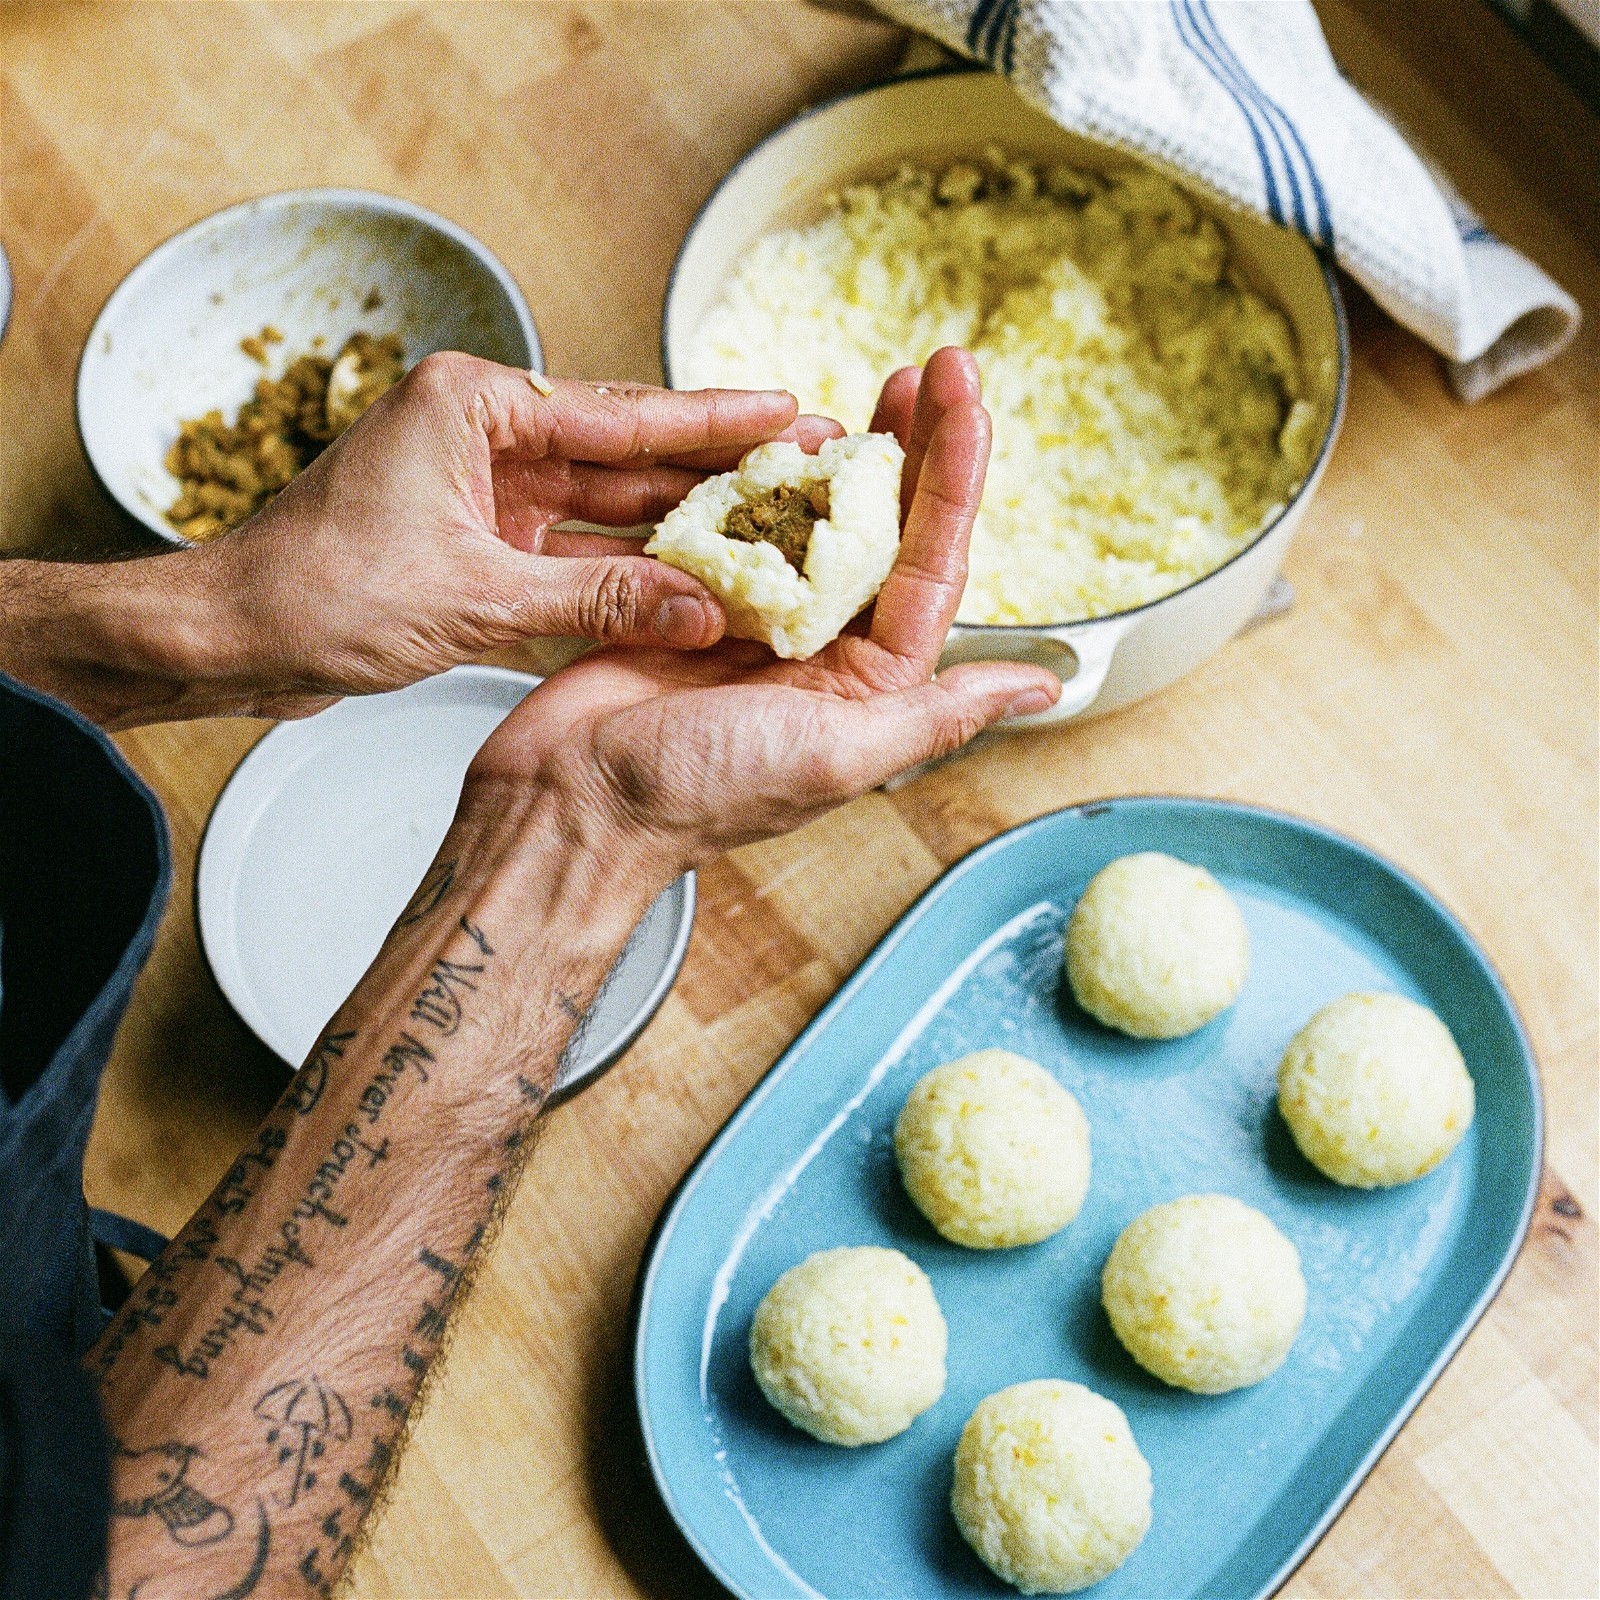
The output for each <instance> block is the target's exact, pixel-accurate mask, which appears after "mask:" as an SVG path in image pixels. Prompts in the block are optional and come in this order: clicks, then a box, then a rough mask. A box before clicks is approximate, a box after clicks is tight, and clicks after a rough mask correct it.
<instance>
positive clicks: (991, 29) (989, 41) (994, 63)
mask: <svg viewBox="0 0 1600 1600" xmlns="http://www.w3.org/2000/svg"><path fill="white" fill-rule="evenodd" d="M1017 4H1018V0H1000V4H999V5H998V6H997V7H996V8H995V10H994V11H993V12H992V13H991V15H990V17H989V25H988V27H987V28H986V29H985V30H984V32H985V38H984V40H983V44H982V49H983V58H984V60H985V61H987V62H988V63H989V65H990V66H991V67H994V68H996V69H997V70H998V68H999V66H1000V41H1001V39H1002V38H1003V37H1005V36H1006V35H1007V33H1008V32H1009V30H1010V29H1011V28H1012V27H1014V26H1015V25H1016V20H1017Z"/></svg>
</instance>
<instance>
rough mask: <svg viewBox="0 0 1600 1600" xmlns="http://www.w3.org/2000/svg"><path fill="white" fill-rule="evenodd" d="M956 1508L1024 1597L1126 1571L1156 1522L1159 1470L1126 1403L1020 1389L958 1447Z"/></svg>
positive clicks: (1078, 1387) (1039, 1382)
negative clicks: (1137, 1437)
mask: <svg viewBox="0 0 1600 1600" xmlns="http://www.w3.org/2000/svg"><path fill="white" fill-rule="evenodd" d="M950 1509H951V1511H952V1512H953V1513H954V1515H955V1519H956V1525H957V1526H958V1527H959V1528H960V1529H961V1534H962V1537H963V1538H964V1539H965V1540H966V1541H967V1543H968V1544H970V1545H971V1546H972V1548H973V1549H974V1550H975V1551H976V1552H977V1553H978V1555H979V1557H980V1558H981V1559H982V1561H983V1562H984V1564H985V1565H986V1566H987V1567H988V1568H989V1569H990V1570H991V1571H992V1572H994V1573H995V1574H997V1575H998V1576H999V1577H1001V1578H1004V1579H1005V1581H1006V1582H1007V1583H1010V1584H1015V1585H1016V1587H1017V1588H1019V1589H1020V1590H1021V1591H1022V1592H1023V1593H1024V1594H1070V1593H1072V1592H1073V1591H1074V1590H1076V1589H1086V1588H1087V1587H1088V1586H1089V1585H1090V1584H1091V1583H1098V1582H1099V1581H1100V1580H1101V1579H1102V1578H1104V1577H1106V1576H1108V1575H1109V1574H1110V1573H1112V1572H1115V1571H1116V1569H1117V1568H1118V1567H1120V1566H1121V1565H1122V1563H1123V1562H1124V1561H1126V1560H1127V1559H1128V1557H1129V1556H1130V1555H1132V1554H1133V1552H1134V1550H1135V1549H1136V1548H1137V1546H1138V1544H1139V1541H1140V1540H1141V1539H1143V1538H1144V1536H1145V1533H1146V1532H1147V1531H1148V1529H1149V1527H1150V1465H1149V1463H1148V1462H1147V1461H1146V1460H1145V1458H1144V1456H1143V1454H1142V1453H1141V1452H1140V1449H1139V1446H1138V1445H1137V1444H1136V1443H1135V1442H1134V1437H1133V1432H1132V1430H1131V1429H1130V1428H1129V1427H1128V1419H1127V1418H1126V1417H1125V1416H1124V1415H1123V1414H1122V1411H1121V1409H1120V1408H1119V1407H1117V1406H1116V1405H1114V1404H1113V1403H1112V1402H1111V1401H1110V1400H1107V1399H1106V1398H1105V1397H1104V1396H1103V1395H1098V1394H1096V1393H1094V1391H1093V1390H1092V1389H1085V1388H1084V1387H1083V1385H1082V1384H1078V1383H1067V1382H1065V1381H1062V1380H1059V1379H1054V1378H1040V1379H1036V1380H1035V1381H1033V1382H1031V1383H1017V1384H1013V1385H1012V1386H1011V1387H1010V1388H1009V1389H1001V1390H1000V1391H999V1392H998V1393H997V1394H992V1395H990V1396H989V1397H988V1399H986V1400H983V1401H980V1402H979V1404H978V1406H977V1408H976V1410H974V1411H973V1413H972V1415H971V1417H970V1418H969V1419H968V1420H967V1425H966V1427H964V1428H963V1429H962V1430H961V1440H960V1443H959V1444H957V1446H956V1458H955V1482H954V1486H953V1488H952V1489H951V1493H950Z"/></svg>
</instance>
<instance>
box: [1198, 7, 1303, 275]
mask: <svg viewBox="0 0 1600 1600" xmlns="http://www.w3.org/2000/svg"><path fill="white" fill-rule="evenodd" d="M1193 3H1194V5H1195V6H1196V7H1197V8H1198V11H1199V13H1200V17H1201V18H1203V20H1204V23H1205V24H1206V26H1207V27H1208V29H1209V33H1210V37H1211V40H1212V43H1213V45H1214V46H1215V48H1216V50H1217V52H1218V53H1219V54H1220V55H1221V56H1222V58H1223V62H1224V64H1225V65H1226V66H1227V67H1228V68H1229V69H1230V71H1231V74H1232V76H1233V78H1234V82H1235V83H1236V84H1237V85H1238V87H1239V88H1240V89H1241V90H1242V91H1243V92H1244V93H1245V94H1247V95H1249V96H1250V97H1251V98H1252V99H1253V100H1254V101H1255V102H1256V105H1257V107H1258V109H1259V110H1260V112H1261V114H1262V116H1263V117H1265V118H1266V119H1267V122H1268V125H1269V127H1271V128H1272V129H1273V131H1274V133H1275V134H1276V136H1277V139H1278V145H1279V148H1280V149H1282V150H1283V152H1284V162H1285V165H1286V167H1287V170H1288V173H1289V185H1290V188H1291V189H1292V190H1293V191H1294V201H1295V216H1296V219H1297V221H1298V223H1299V226H1300V231H1301V232H1302V233H1304V234H1306V235H1308V236H1309V237H1310V238H1312V239H1313V240H1315V241H1316V242H1317V243H1318V244H1323V245H1329V246H1331V245H1332V244H1333V213H1332V212H1331V211H1330V210H1329V209H1328V197H1327V195H1326V194H1325V193H1324V192H1323V188H1322V179H1321V178H1320V177H1319V176H1318V174H1317V167H1316V163H1315V162H1314V161H1313V160H1312V159H1311V152H1310V151H1309V150H1307V149H1306V144H1305V140H1304V139H1302V138H1301V137H1300V130H1299V128H1297V127H1296V126H1295V124H1294V122H1293V120H1292V119H1291V118H1290V117H1289V116H1288V114H1287V113H1286V112H1285V111H1284V109H1283V107H1282V106H1280V105H1279V104H1278V102H1277V101H1276V100H1274V99H1273V98H1272V96H1271V95H1269V94H1268V93H1267V92H1266V90H1265V89H1263V88H1262V87H1261V85H1260V84H1259V83H1257V82H1256V80H1255V78H1254V77H1252V76H1251V74H1250V72H1249V70H1248V68H1246V66H1245V64H1244V63H1243V62H1242V61H1241V60H1240V59H1239V57H1238V54H1237V52H1236V51H1235V50H1234V48H1233V46H1232V45H1231V44H1230V43H1229V42H1228V38H1227V35H1226V34H1224V33H1223V31H1222V27H1221V25H1220V23H1219V22H1218V21H1217V18H1216V14H1215V13H1214V12H1213V11H1212V9H1211V0H1193ZM1285 135H1287V138H1288V140H1289V141H1292V142H1293V144H1294V149H1295V151H1296V152H1298V154H1299V157H1300V160H1301V162H1302V164H1303V165H1304V167H1305V174H1306V181H1307V184H1308V186H1309V188H1310V190H1311V197H1312V199H1313V201H1314V202H1315V204H1316V210H1317V217H1316V222H1315V225H1314V226H1313V225H1308V222H1307V219H1306V214H1305V212H1304V211H1303V210H1302V208H1301V203H1300V185H1299V182H1298V181H1297V179H1296V177H1295V171H1294V163H1293V161H1292V160H1291V159H1290V151H1289V147H1288V143H1286V142H1285Z"/></svg>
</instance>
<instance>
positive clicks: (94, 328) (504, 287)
mask: <svg viewBox="0 0 1600 1600" xmlns="http://www.w3.org/2000/svg"><path fill="white" fill-rule="evenodd" d="M306 204H315V205H335V206H346V207H349V208H352V209H355V208H362V209H365V210H368V211H374V212H382V213H386V214H388V215H390V216H397V217H404V218H406V219H407V220H409V221H411V222H418V223H421V224H422V225H423V226H424V227H427V228H431V229H433V230H434V231H435V232H437V233H441V234H443V235H444V236H445V237H446V238H448V239H450V240H453V241H454V242H455V243H456V244H458V245H460V246H461V248H462V249H463V250H465V251H466V252H467V253H468V254H469V255H470V256H472V257H473V258H474V259H475V260H476V261H477V262H478V263H479V265H481V266H482V267H484V268H485V269H486V270H487V271H488V273H489V275H490V277H491V278H493V279H494V281H495V283H496V284H497V285H498V286H499V289H500V292H501V293H502V294H503V295H504V296H505V297H506V302H507V304H508V305H510V307H511V311H512V315H513V316H514V317H515V318H516V321H517V327H518V329H519V330H520V332H521V333H522V336H523V338H524V339H525V340H526V341H527V345H528V352H529V360H530V365H531V366H532V367H533V370H534V371H535V372H542V371H544V347H543V345H542V344H541V343H540V341H539V329H538V327H537V325H536V324H535V323H534V320H533V313H532V311H530V310H529V309H528V301H527V298H526V296H524V294H523V292H522V290H521V289H520V288H519V287H518V285H517V280H516V279H515V278H513V277H512V276H511V273H510V271H509V270H508V269H507V268H506V265H505V263H504V262H503V261H501V259H500V258H499V256H497V255H496V254H495V253H494V251H492V250H491V249H490V248H489V247H488V245H486V244H484V243H483V241H482V240H481V239H478V238H477V237H475V236H474V235H473V234H470V233H468V232H467V230H466V229H465V228H463V227H462V226H461V225H460V224H459V223H456V222H452V221H451V220H450V219H449V218H448V217H443V216H440V215H439V213H438V212H437V211H430V210H428V208H427V207H426V206H419V205H418V204H417V203H416V202H415V201H413V200H406V199H402V198H401V197H400V196H399V195H393V194H385V193H384V192H383V191H382V190H381V189H345V188H339V187H332V186H330V187H318V188H310V189H269V190H268V191H267V192H266V193H265V194H258V195H254V196H252V197H251V198H250V199H248V200H239V201H236V202H235V203H234V204H233V205H230V206H224V207H223V208H222V209H221V210H220V211H212V212H210V213H208V214H207V215H206V216H203V217H199V218H197V219H196V220H195V221H193V222H191V223H188V224H186V225H185V226H184V227H182V228H179V229H178V231H177V232H176V233H172V234H168V236H167V237H166V238H165V239H163V240H162V241H161V243H160V244H158V245H156V246H155V247H154V248H153V249H152V250H151V251H150V252H149V253H148V254H147V255H145V256H144V257H143V258H142V259H141V260H139V261H137V262H135V263H134V265H133V266H131V267H130V268H129V269H128V271H127V273H126V274H125V275H124V277H123V278H122V281H121V282H120V283H118V284H117V286H116V288H114V289H113V290H112V291H111V293H110V294H108V295H107V296H106V300H105V304H104V305H102V306H101V307H100V310H99V313H98V314H97V315H96V317H95V319H94V322H93V323H92V324H91V325H90V328H89V334H88V337H87V338H86V339H85V340H84V341H83V349H82V350H81V351H79V353H78V370H77V374H76V377H75V379H74V381H73V388H72V414H73V421H74V423H75V425H76V427H77V430H78V448H79V449H80V450H82V452H83V457H84V460H86V461H87V462H88V463H89V471H90V472H91V473H92V474H93V475H94V480H95V482H96V483H97V484H98V485H99V486H100V488H101V490H102V491H103V492H104V493H105V495H106V496H107V497H108V498H109V499H111V500H112V501H113V502H115V504H116V505H117V506H118V508H119V509H120V510H122V511H123V512H125V513H126V514H127V515H128V516H130V517H132V518H133V519H134V520H135V521H137V522H138V523H140V524H141V525H142V526H143V527H146V528H148V529H149V530H150V531H151V532H152V533H154V534H157V535H159V536H160V537H161V538H162V539H164V540H165V541H166V542H167V543H168V544H172V545H176V546H177V547H178V548H180V549H189V548H191V546H192V541H190V540H188V539H185V538H184V537H183V535H182V534H180V533H178V532H177V530H176V529H174V528H170V527H166V526H164V525H162V524H161V523H160V522H158V521H157V519H156V518H155V516H154V515H153V514H152V513H148V512H146V511H145V510H143V509H141V508H139V507H137V506H135V505H132V504H130V503H129V501H128V500H127V499H126V498H125V497H124V496H123V495H122V494H121V493H120V491H118V490H117V489H115V488H113V487H112V485H111V484H110V483H109V482H108V481H107V479H106V476H105V474H104V473H103V472H102V471H101V470H100V464H99V462H97V461H96V460H95V458H94V452H93V451H92V450H91V449H90V448H89V440H88V436H87V435H86V434H85V432H84V428H83V411H84V394H85V389H86V385H87V382H88V377H89V372H88V368H89V366H90V359H91V352H92V351H93V350H94V348H95V344H96V341H97V340H98V338H99V336H100V333H101V331H102V328H103V326H104V324H105V323H106V321H107V320H108V319H109V318H111V317H112V316H113V315H114V314H115V313H116V311H117V310H118V309H119V307H120V306H121V305H122V303H123V302H124V301H125V300H128V299H131V298H132V296H133V295H135V294H137V293H138V290H139V287H140V285H141V284H142V283H143V281H144V279H146V278H147V277H150V276H151V275H152V274H153V273H154V272H155V270H156V266H157V264H158V263H159V262H160V261H161V260H162V259H164V258H165V257H166V256H167V255H168V254H170V253H171V252H172V251H174V250H175V249H177V247H178V246H179V245H181V244H183V243H185V242H187V241H188V239H189V238H190V236H191V235H193V234H198V233H202V232H203V231H204V230H206V229H208V228H214V227H217V226H219V225H221V224H224V223H228V222H232V221H233V220H234V219H235V218H239V217H244V216H249V215H252V214H255V213H257V212H263V211H265V212H271V211H280V210H286V209H287V208H288V207H290V206H293V205H306Z"/></svg>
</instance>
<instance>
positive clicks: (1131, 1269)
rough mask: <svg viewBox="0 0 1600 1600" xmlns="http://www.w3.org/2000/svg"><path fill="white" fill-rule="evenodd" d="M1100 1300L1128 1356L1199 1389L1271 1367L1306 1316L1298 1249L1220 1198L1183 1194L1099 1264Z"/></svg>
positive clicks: (1252, 1378) (1249, 1378)
mask: <svg viewBox="0 0 1600 1600" xmlns="http://www.w3.org/2000/svg"><path fill="white" fill-rule="evenodd" d="M1100 1297H1101V1301H1102V1303H1103V1304H1104V1306H1105V1308H1106V1314H1107V1315H1108V1316H1109V1317H1110V1318H1111V1326H1112V1327H1113V1328H1114V1329H1115V1330H1116V1335H1117V1337H1118V1338H1119V1339H1120V1340H1121V1341H1122V1343H1123V1345H1124V1346H1125V1347H1126V1348H1127V1351H1128V1354H1129V1355H1131V1356H1132V1357H1133V1359H1134V1360H1135V1361H1137V1362H1138V1363H1139V1365H1140V1366H1141V1367H1143V1368H1144V1369H1145V1370H1146V1371H1147V1372H1153V1373H1154V1374H1155V1375H1156V1377H1158V1378H1160V1379H1161V1380H1162V1382H1163V1383H1170V1384H1172V1385H1173V1386H1174V1387H1176V1388H1179V1389H1190V1390H1193V1391H1194V1393H1196V1394H1223V1393H1226V1391H1228V1390H1229V1389H1241V1388H1243V1387H1245V1386H1246V1385H1247V1384H1252V1383H1259V1382H1260V1381H1261V1380H1262V1379H1263V1378H1265V1377H1266V1376H1267V1375H1268V1374H1269V1373H1272V1372H1276V1371H1277V1369H1278V1368H1279V1367H1280V1366H1282V1365H1283V1362H1284V1358H1285V1357H1286V1356H1287V1355H1288V1354H1289V1347H1290V1346H1291V1345H1292V1344H1293V1343H1294V1341H1295V1336H1296V1335H1297V1334H1298V1333H1299V1331H1300V1324H1301V1322H1302V1321H1303V1320H1304V1318H1305V1314H1306V1281H1305V1279H1304V1278H1303V1277H1302V1276H1301V1273H1300V1254H1299V1252H1298V1251H1297V1250H1296V1249H1295V1247H1294V1246H1293V1245H1292V1244H1291V1243H1290V1242H1289V1241H1288V1240H1287V1239H1286V1238H1284V1236H1283V1235H1282V1234H1281V1233H1279V1231H1278V1230H1277V1229H1276V1228H1275V1227H1274V1226H1273V1225H1272V1223H1271V1222H1269V1221H1268V1220H1267V1218H1266V1217H1264V1216H1262V1214H1261V1213H1260V1212H1259V1211H1256V1210H1255V1209H1253V1208H1252V1207H1250V1206H1247V1205H1245V1204H1244V1203H1243V1202H1242V1201H1239V1200H1235V1199H1233V1198H1232V1197H1231V1196H1229V1195H1225V1194H1192V1195H1188V1196H1186V1197H1185V1198H1184V1199H1182V1200H1169V1201H1168V1202H1167V1203H1166V1204H1165V1205H1160V1206H1154V1207H1152V1208H1151V1209H1150V1210H1149V1211H1146V1212H1145V1213H1144V1214H1143V1215H1142V1216H1139V1217H1135V1218H1134V1220H1133V1221H1132V1222H1130V1223H1129V1224H1128V1226H1127V1227H1126V1228H1124V1229H1123V1230H1122V1233H1121V1235H1120V1237H1119V1238H1118V1239H1117V1242H1116V1244H1115V1245H1114V1246H1113V1247H1112V1250H1111V1254H1110V1256H1109V1257H1108V1258H1107V1260H1106V1265H1105V1271H1104V1272H1103V1273H1102V1274H1101V1278H1100Z"/></svg>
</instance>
